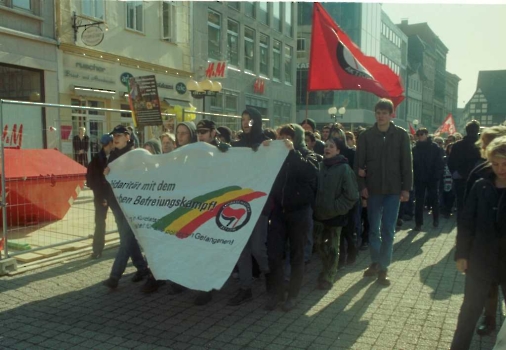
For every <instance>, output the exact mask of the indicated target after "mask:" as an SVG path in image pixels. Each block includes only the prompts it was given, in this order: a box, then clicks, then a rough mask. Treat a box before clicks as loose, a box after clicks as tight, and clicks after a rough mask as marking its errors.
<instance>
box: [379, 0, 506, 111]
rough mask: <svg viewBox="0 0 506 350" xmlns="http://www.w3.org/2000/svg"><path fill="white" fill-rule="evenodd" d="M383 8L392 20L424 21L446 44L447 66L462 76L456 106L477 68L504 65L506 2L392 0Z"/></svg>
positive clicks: (470, 88)
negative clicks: (395, 0)
mask: <svg viewBox="0 0 506 350" xmlns="http://www.w3.org/2000/svg"><path fill="white" fill-rule="evenodd" d="M383 10H384V11H385V12H386V13H387V14H388V16H389V17H390V19H391V20H392V21H393V22H394V23H396V24H397V23H400V22H401V19H408V20H409V23H410V24H414V23H422V22H427V23H428V24H429V27H430V28H431V29H432V31H433V32H434V33H435V34H436V35H437V36H439V38H440V39H441V41H442V42H443V43H444V44H445V46H446V47H447V48H448V50H449V51H448V55H447V56H446V70H447V71H448V72H450V73H453V74H456V75H458V76H459V77H460V79H462V80H461V81H460V82H459V96H458V107H459V108H460V107H464V105H465V103H467V102H468V101H469V100H470V99H471V97H472V96H473V94H474V92H475V91H476V83H477V80H478V72H479V71H480V70H504V69H506V38H505V35H506V4H505V3H502V4H492V5H490V4H489V5H473V4H428V3H426V4H399V3H396V4H393V3H383Z"/></svg>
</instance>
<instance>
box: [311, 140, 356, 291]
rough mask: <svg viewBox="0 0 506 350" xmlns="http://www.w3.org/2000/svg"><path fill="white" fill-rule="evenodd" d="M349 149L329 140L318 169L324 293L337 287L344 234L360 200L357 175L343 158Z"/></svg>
mask: <svg viewBox="0 0 506 350" xmlns="http://www.w3.org/2000/svg"><path fill="white" fill-rule="evenodd" d="M346 148H347V147H346V145H345V143H344V141H342V140H341V139H339V138H337V137H331V138H329V140H327V142H326V143H325V150H324V159H323V162H321V163H320V166H319V173H318V192H317V196H316V204H315V209H314V219H315V220H314V237H315V240H316V246H317V250H318V252H319V254H320V258H321V260H322V265H323V269H322V272H321V273H320V276H319V277H318V288H319V289H323V290H328V289H331V288H332V285H333V283H334V278H335V275H336V272H337V264H338V260H339V242H340V236H341V230H342V228H343V226H345V225H346V223H347V214H348V211H349V210H350V209H351V208H352V207H353V205H354V204H355V203H356V202H357V201H358V198H359V194H358V186H357V181H356V178H355V174H354V172H353V170H352V169H351V167H350V166H349V165H348V160H347V159H346V158H345V157H344V156H343V155H342V154H341V151H344V150H345V149H346Z"/></svg>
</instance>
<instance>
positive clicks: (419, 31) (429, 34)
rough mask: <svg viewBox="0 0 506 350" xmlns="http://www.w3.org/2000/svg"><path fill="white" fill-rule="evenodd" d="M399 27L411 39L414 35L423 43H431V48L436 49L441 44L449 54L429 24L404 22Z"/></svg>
mask: <svg viewBox="0 0 506 350" xmlns="http://www.w3.org/2000/svg"><path fill="white" fill-rule="evenodd" d="M397 26H398V27H399V28H400V29H401V30H402V31H403V32H404V33H405V34H406V35H407V36H408V37H409V36H413V35H418V36H419V37H420V38H421V39H422V40H423V41H425V42H426V43H429V44H430V45H431V46H434V48H436V45H437V44H439V45H441V46H442V47H443V49H444V50H443V51H445V52H444V53H445V54H446V53H448V48H447V47H446V45H445V44H444V43H443V41H442V40H441V39H440V38H439V36H437V35H436V34H435V33H434V32H433V31H432V29H431V28H430V27H429V24H428V23H427V22H423V23H415V24H409V23H408V21H402V23H400V24H397Z"/></svg>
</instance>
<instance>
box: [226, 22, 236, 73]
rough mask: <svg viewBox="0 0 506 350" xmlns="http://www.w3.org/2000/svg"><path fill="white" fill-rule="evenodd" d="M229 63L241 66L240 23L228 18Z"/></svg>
mask: <svg viewBox="0 0 506 350" xmlns="http://www.w3.org/2000/svg"><path fill="white" fill-rule="evenodd" d="M227 49H228V64H229V65H232V66H236V67H237V66H239V23H238V22H236V21H232V20H230V19H229V20H228V28H227Z"/></svg>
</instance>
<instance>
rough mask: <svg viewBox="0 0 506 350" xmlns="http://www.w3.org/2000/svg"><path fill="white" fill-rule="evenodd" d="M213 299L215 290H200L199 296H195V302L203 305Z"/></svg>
mask: <svg viewBox="0 0 506 350" xmlns="http://www.w3.org/2000/svg"><path fill="white" fill-rule="evenodd" d="M211 300H213V292H212V291H209V292H199V293H198V294H197V297H196V298H195V301H194V302H193V303H194V304H195V305H198V306H202V305H206V304H207V303H209V302H210V301H211Z"/></svg>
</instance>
